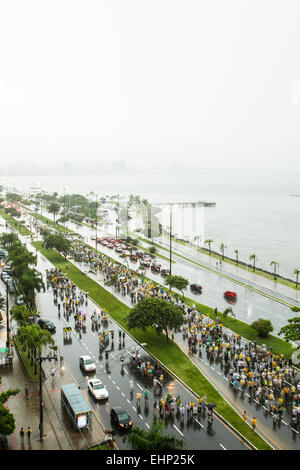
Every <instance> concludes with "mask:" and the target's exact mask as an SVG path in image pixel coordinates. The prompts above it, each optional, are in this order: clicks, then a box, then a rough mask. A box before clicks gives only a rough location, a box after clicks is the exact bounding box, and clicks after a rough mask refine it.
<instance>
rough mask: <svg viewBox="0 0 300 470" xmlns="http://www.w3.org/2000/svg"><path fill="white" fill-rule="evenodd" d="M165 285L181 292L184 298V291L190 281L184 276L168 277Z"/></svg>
mask: <svg viewBox="0 0 300 470" xmlns="http://www.w3.org/2000/svg"><path fill="white" fill-rule="evenodd" d="M165 284H166V285H167V286H170V289H171V288H172V287H175V289H178V290H180V291H181V293H182V295H183V297H184V293H183V290H184V289H186V288H187V286H188V285H189V281H188V280H187V279H185V278H184V277H182V276H167V277H166V278H165Z"/></svg>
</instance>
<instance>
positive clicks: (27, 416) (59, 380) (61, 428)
mask: <svg viewBox="0 0 300 470" xmlns="http://www.w3.org/2000/svg"><path fill="white" fill-rule="evenodd" d="M50 367H52V365H51V363H50V362H49V367H48V366H47V367H46V369H48V368H50ZM46 375H48V374H47V372H46ZM0 376H1V377H2V384H1V385H0V393H1V392H3V391H6V390H8V389H9V388H12V389H19V390H20V392H19V394H18V395H15V396H13V397H10V398H9V400H8V401H7V402H6V406H7V407H8V408H9V411H10V412H11V413H13V415H14V418H15V421H16V429H15V432H14V433H13V434H12V435H11V436H8V446H7V450H85V449H87V448H88V447H90V446H93V445H96V444H97V443H99V442H101V441H102V440H103V439H104V434H103V432H102V430H101V429H100V426H99V424H98V422H97V421H96V417H95V416H93V421H92V431H88V432H85V433H80V432H79V431H76V430H75V428H74V427H73V426H72V423H71V420H70V418H69V416H68V415H67V413H66V412H65V411H64V409H62V407H61V401H60V389H61V385H63V384H65V383H70V382H74V379H73V378H72V377H70V375H69V374H68V371H67V370H64V371H63V372H61V371H57V372H56V374H55V377H54V380H53V383H52V378H51V377H49V378H48V379H46V381H45V382H44V383H43V402H44V419H43V423H44V438H43V439H40V432H39V422H40V403H39V385H38V383H33V382H29V381H28V380H27V379H26V378H25V375H24V372H23V368H22V366H21V364H20V362H19V358H18V355H17V354H16V352H15V355H14V359H13V366H12V367H8V366H3V365H1V366H0ZM25 387H26V388H28V390H29V397H28V400H26V397H25V393H24V389H25ZM28 426H30V427H31V429H32V435H31V439H30V440H28V439H27V435H26V430H27V427H28ZM21 427H23V428H24V430H25V437H24V438H23V439H21V437H20V435H19V432H20V429H21Z"/></svg>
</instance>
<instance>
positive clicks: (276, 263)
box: [270, 261, 279, 279]
mask: <svg viewBox="0 0 300 470" xmlns="http://www.w3.org/2000/svg"><path fill="white" fill-rule="evenodd" d="M270 266H274V279H275V277H276V269H277V266H279V263H278V262H277V261H271V263H270Z"/></svg>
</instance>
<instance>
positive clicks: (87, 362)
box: [79, 356, 96, 372]
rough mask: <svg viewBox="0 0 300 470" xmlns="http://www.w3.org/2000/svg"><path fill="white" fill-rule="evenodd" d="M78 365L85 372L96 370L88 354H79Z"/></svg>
mask: <svg viewBox="0 0 300 470" xmlns="http://www.w3.org/2000/svg"><path fill="white" fill-rule="evenodd" d="M79 366H80V368H81V369H83V370H84V371H85V372H92V371H95V370H96V364H95V362H94V361H93V359H92V358H91V357H90V356H80V358H79Z"/></svg>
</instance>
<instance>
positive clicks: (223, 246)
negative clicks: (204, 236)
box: [220, 243, 227, 259]
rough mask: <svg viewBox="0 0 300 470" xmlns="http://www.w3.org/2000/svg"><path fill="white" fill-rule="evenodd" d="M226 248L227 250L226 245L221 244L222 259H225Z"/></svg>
mask: <svg viewBox="0 0 300 470" xmlns="http://www.w3.org/2000/svg"><path fill="white" fill-rule="evenodd" d="M225 248H227V246H226V245H224V243H221V245H220V250H221V252H222V259H224V251H225Z"/></svg>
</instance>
